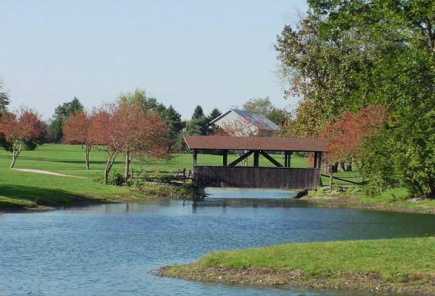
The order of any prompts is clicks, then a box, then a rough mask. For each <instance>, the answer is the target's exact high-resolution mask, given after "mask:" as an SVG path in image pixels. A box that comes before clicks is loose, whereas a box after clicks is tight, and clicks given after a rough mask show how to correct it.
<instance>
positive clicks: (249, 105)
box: [242, 97, 275, 117]
mask: <svg viewBox="0 0 435 296" xmlns="http://www.w3.org/2000/svg"><path fill="white" fill-rule="evenodd" d="M242 109H243V110H245V111H250V112H255V113H257V114H260V115H262V116H265V117H266V116H268V115H269V113H270V112H272V111H273V110H274V109H275V107H274V106H273V104H272V101H271V100H270V98H269V97H264V98H255V99H251V100H249V101H247V102H245V104H243V108H242Z"/></svg>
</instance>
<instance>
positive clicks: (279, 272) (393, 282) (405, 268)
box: [158, 237, 435, 295]
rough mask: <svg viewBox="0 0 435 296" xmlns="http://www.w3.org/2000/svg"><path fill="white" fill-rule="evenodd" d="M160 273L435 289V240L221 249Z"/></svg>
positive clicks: (257, 282)
mask: <svg viewBox="0 0 435 296" xmlns="http://www.w3.org/2000/svg"><path fill="white" fill-rule="evenodd" d="M158 273H159V275H161V276H168V277H179V278H184V279H189V280H194V281H201V282H219V283H226V284H236V285H253V286H278V285H288V286H295V287H310V288H322V289H356V290H367V291H377V292H381V291H384V292H387V291H388V292H400V293H409V294H419V295H433V294H434V293H435V238H433V237H428V238H405V239H382V240H364V241H340V242H315V243H291V244H285V245H276V246H268V247H263V248H254V249H247V250H235V251H218V252H213V253H210V254H207V255H206V256H204V257H202V258H200V259H199V260H198V262H197V263H193V264H188V265H178V266H172V267H171V266H169V267H163V268H161V269H160V270H159V272H158Z"/></svg>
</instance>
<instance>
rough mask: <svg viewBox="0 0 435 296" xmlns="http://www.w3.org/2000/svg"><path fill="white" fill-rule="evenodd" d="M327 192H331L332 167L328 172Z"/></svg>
mask: <svg viewBox="0 0 435 296" xmlns="http://www.w3.org/2000/svg"><path fill="white" fill-rule="evenodd" d="M329 192H332V166H331V169H330V170H329Z"/></svg>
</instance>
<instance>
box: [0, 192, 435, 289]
mask: <svg viewBox="0 0 435 296" xmlns="http://www.w3.org/2000/svg"><path fill="white" fill-rule="evenodd" d="M208 193H209V196H208V197H207V198H206V199H205V200H204V201H201V202H191V201H151V202H145V203H130V204H109V205H100V206H92V207H84V208H73V209H68V210H59V211H52V212H45V213H35V214H7V215H0V233H1V235H0V295H2V296H4V295H6V296H9V295H47V296H51V295H53V296H54V295H83V296H88V295H89V296H90V295H121V296H122V295H214V296H220V295H265V296H268V295H290V296H295V295H312V296H320V295H330V296H332V295H352V296H356V295H358V296H360V295H364V296H368V295H370V293H369V294H367V293H356V292H337V291H311V290H305V289H265V290H257V289H252V288H248V287H228V286H222V285H209V284H207V285H204V284H200V283H192V282H188V281H183V280H178V279H169V278H159V277H156V276H155V275H154V274H153V273H152V272H150V271H152V270H155V269H157V268H159V267H160V266H163V265H172V264H183V263H187V262H192V261H195V260H196V259H197V258H198V257H200V256H202V255H204V254H205V253H208V252H210V251H214V250H229V249H238V248H248V247H259V246H266V245H271V244H280V243H287V242H308V241H325V240H348V239H367V238H393V237H411V236H426V235H435V227H434V226H435V217H434V216H430V215H416V214H399V213H385V212H374V211H360V210H354V209H321V208H313V207H311V206H309V205H307V204H306V203H304V202H303V200H293V199H292V198H291V194H293V193H292V192H289V191H285V192H276V191H272V193H270V192H268V191H264V190H261V191H252V190H251V191H243V192H242V191H240V190H234V191H231V190H222V191H219V190H211V191H209V192H208ZM390 295H391V294H390Z"/></svg>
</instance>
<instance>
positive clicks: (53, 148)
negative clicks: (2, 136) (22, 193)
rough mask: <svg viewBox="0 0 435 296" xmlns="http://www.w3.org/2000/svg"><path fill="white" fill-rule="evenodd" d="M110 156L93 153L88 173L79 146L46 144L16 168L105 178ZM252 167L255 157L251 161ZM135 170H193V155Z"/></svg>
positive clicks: (120, 165)
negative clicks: (104, 173)
mask: <svg viewBox="0 0 435 296" xmlns="http://www.w3.org/2000/svg"><path fill="white" fill-rule="evenodd" d="M106 157H107V154H106V152H104V151H102V150H97V149H93V150H92V151H91V154H90V159H91V165H90V170H89V171H88V170H86V169H85V162H84V152H83V151H82V150H81V148H80V146H79V145H60V144H46V145H42V146H39V147H38V148H37V149H36V150H35V151H23V152H22V153H21V154H20V156H19V157H18V160H17V163H16V165H15V168H25V169H41V170H47V171H52V172H57V173H62V174H70V175H74V176H84V177H95V176H101V174H102V173H103V170H104V166H105V164H106ZM237 157H238V155H228V162H231V161H233V160H235V159H236V158H237ZM281 158H282V156H281V155H278V156H276V159H277V160H278V161H281V162H283V160H282V159H281ZM10 161H11V154H10V153H8V152H6V151H4V150H0V168H5V167H8V166H9V164H10ZM123 161H124V156H123V155H122V154H121V155H119V156H118V158H117V160H116V162H115V165H114V166H113V170H114V171H119V172H122V171H123V170H124V162H123ZM249 163H250V164H252V157H250V159H249ZM306 163H307V162H306V159H305V158H301V157H293V158H292V166H293V167H306ZM198 165H222V156H219V155H210V154H199V155H198ZM260 165H264V166H273V164H271V163H270V162H269V161H268V160H266V159H264V158H263V157H262V156H261V157H260ZM131 167H132V168H133V169H135V170H137V169H139V168H143V169H144V170H181V169H183V168H186V169H187V170H189V169H191V168H192V155H191V154H190V153H186V154H173V157H172V158H171V159H170V160H169V161H159V160H157V161H156V160H146V161H139V160H137V159H133V161H132V164H131Z"/></svg>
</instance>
